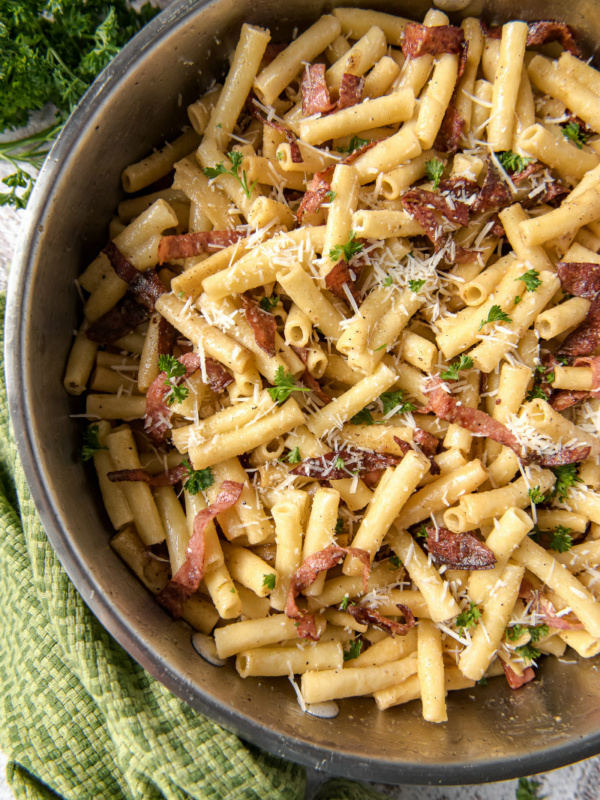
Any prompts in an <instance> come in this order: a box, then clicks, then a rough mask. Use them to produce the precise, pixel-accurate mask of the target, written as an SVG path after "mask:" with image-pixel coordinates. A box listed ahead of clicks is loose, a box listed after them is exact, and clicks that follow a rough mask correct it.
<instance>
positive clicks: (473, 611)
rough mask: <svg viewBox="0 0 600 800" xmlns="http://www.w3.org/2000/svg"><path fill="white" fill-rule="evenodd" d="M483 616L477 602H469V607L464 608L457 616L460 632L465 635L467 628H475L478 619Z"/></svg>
mask: <svg viewBox="0 0 600 800" xmlns="http://www.w3.org/2000/svg"><path fill="white" fill-rule="evenodd" d="M480 617H481V611H480V610H479V608H478V607H477V604H476V603H473V602H469V607H468V608H464V609H463V610H462V611H461V612H460V614H459V615H458V617H457V618H456V624H457V625H458V632H459V634H460V635H461V636H464V633H465V629H468V628H473V627H475V625H476V624H477V620H478V619H479V618H480Z"/></svg>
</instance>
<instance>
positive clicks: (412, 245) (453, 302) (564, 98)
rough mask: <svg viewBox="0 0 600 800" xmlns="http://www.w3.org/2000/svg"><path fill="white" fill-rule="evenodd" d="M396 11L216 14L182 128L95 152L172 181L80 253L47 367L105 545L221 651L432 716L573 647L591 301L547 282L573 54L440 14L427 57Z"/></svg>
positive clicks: (587, 159) (596, 540)
mask: <svg viewBox="0 0 600 800" xmlns="http://www.w3.org/2000/svg"><path fill="white" fill-rule="evenodd" d="M407 24H408V20H405V19H403V18H401V17H397V16H394V15H391V14H384V13H380V12H375V11H370V10H366V9H355V8H338V9H335V10H334V11H333V12H332V13H331V14H325V15H324V16H322V17H320V18H319V19H317V20H316V21H314V23H313V24H312V25H311V26H310V27H308V28H307V29H306V30H300V33H299V35H298V36H297V37H295V38H294V40H293V41H292V42H291V43H288V44H287V45H286V46H285V47H284V48H283V49H282V50H281V51H280V52H279V54H278V55H277V56H276V57H275V58H274V59H273V60H269V54H268V51H267V49H266V48H267V44H268V43H269V41H270V38H271V32H270V31H268V30H265V29H262V28H258V27H255V26H253V25H248V24H245V25H243V26H242V29H241V32H240V38H239V41H238V44H237V46H236V48H235V52H234V53H233V55H232V60H231V62H230V63H231V66H230V68H229V70H228V73H227V74H226V75H224V76H223V79H222V82H221V84H218V85H215V86H214V87H213V88H211V90H210V91H209V92H208V93H207V94H205V95H204V96H200V97H198V96H196V98H195V100H196V102H194V103H193V104H192V105H190V106H189V107H188V116H189V119H190V121H191V123H192V129H185V130H183V131H181V133H180V135H179V136H178V137H176V138H175V139H174V140H173V141H172V143H171V144H170V145H167V146H165V147H162V149H158V150H156V151H155V152H154V153H153V154H151V155H148V156H147V157H146V158H143V159H141V160H139V161H138V162H137V163H136V164H133V165H130V166H128V167H126V168H125V170H124V172H123V185H124V187H125V189H126V191H128V192H133V193H136V195H137V193H138V192H139V191H140V190H142V189H144V188H146V187H150V185H151V184H152V183H153V182H154V181H156V180H157V179H158V178H161V180H162V179H164V178H165V177H166V176H167V175H168V174H169V173H170V172H171V171H172V170H174V179H173V185H172V186H167V187H166V188H161V189H160V190H159V191H152V189H150V188H149V189H147V190H146V192H145V193H144V196H139V197H138V196H133V197H132V198H131V199H128V200H125V201H123V202H122V203H121V204H120V206H119V208H118V213H117V215H116V216H115V217H114V221H113V223H112V224H111V226H110V232H111V236H112V237H113V239H112V244H111V245H110V246H109V247H107V248H105V249H104V250H103V251H102V252H101V253H100V254H99V255H98V256H97V257H96V258H94V259H93V260H92V261H91V262H89V263H88V265H87V266H86V268H85V269H84V270H83V272H82V274H81V276H80V279H79V281H78V288H79V289H80V290H81V294H82V296H83V304H84V308H83V322H82V323H81V324H80V327H79V329H78V331H77V333H76V334H75V338H74V342H73V346H72V350H71V353H70V356H69V359H68V363H67V365H66V371H65V378H64V385H65V389H66V391H67V392H69V393H70V394H72V395H73V402H74V403H78V402H79V403H81V407H83V406H84V407H85V414H83V415H82V414H81V413H80V412H81V407H78V408H77V411H78V412H79V413H77V414H75V416H86V417H87V421H88V423H89V424H88V428H87V430H86V432H85V438H84V442H83V447H82V449H81V456H82V458H83V459H90V460H93V466H94V469H95V472H96V475H97V478H98V484H99V489H100V494H101V496H102V499H103V502H104V506H105V509H106V524H107V525H110V526H111V528H114V531H115V534H116V535H115V537H114V539H113V547H114V549H115V551H116V552H117V553H118V554H119V555H120V556H121V557H122V558H123V560H124V561H125V562H126V563H127V564H129V565H130V566H131V568H132V570H133V571H134V572H135V574H136V575H137V576H138V577H139V578H140V580H141V581H142V582H143V583H144V584H145V585H146V586H147V587H148V589H149V590H150V591H151V592H153V593H154V594H159V593H161V592H162V591H163V590H164V589H165V586H169V591H167V592H165V594H164V595H162V596H161V597H160V598H159V600H160V601H161V602H164V603H165V605H166V607H167V609H171V610H172V611H173V612H174V614H175V615H177V614H178V613H179V611H180V610H181V616H182V618H183V620H185V621H186V622H187V623H188V624H190V625H191V626H192V627H194V628H196V629H198V630H200V631H202V632H203V633H207V634H209V633H211V632H212V635H213V636H214V640H215V645H216V650H217V653H218V655H219V657H221V658H230V657H235V663H236V668H237V670H238V672H239V674H240V676H242V677H251V676H257V677H264V678H269V677H271V676H288V677H289V676H290V675H291V673H294V674H296V675H301V676H302V678H301V693H302V701H303V703H304V704H307V707H308V710H309V711H310V706H311V704H313V703H319V702H322V701H327V700H333V699H339V700H341V701H342V702H344V703H346V702H348V703H351V702H352V701H351V700H346V698H351V697H353V696H364V695H372V696H373V697H374V699H375V703H376V705H377V706H378V708H379V709H382V710H383V709H390V710H389V711H388V712H387V713H403V712H402V711H401V710H400V711H394V710H391V707H392V706H397V705H400V704H404V703H407V702H409V701H411V700H413V699H419V698H420V699H421V703H422V712H423V716H424V719H425V720H427V721H429V722H432V723H434V722H435V723H439V722H444V721H446V719H447V714H448V712H447V709H446V701H445V697H446V694H447V692H448V691H450V690H460V689H463V688H467V687H469V688H470V689H471V691H472V692H477V691H478V689H477V688H476V687H475V686H474V684H475V682H476V681H478V680H479V679H480V678H481V677H482V676H484V675H486V677H489V678H490V679H491V677H492V676H497V675H499V674H502V673H503V672H504V668H506V669H507V674H509V675H510V670H512V672H513V673H515V675H516V676H517V677H518V678H521V679H523V680H527V679H529V678H530V677H531V672H530V670H529V669H528V668H529V667H530V666H531V667H533V669H534V670H537V669H538V667H539V668H541V669H542V670H543V666H542V663H541V656H542V654H544V657H552V656H554V657H562V655H563V653H566V657H567V658H568V657H569V652H568V648H569V647H571V648H572V649H573V650H574V651H575V652H576V653H578V654H579V655H580V656H582V657H584V658H590V657H593V656H596V655H598V654H599V653H600V590H599V589H598V586H597V585H596V584H597V579H596V576H597V574H598V570H600V467H599V466H598V464H597V461H598V456H599V455H600V421H599V420H600V416H599V406H600V401H598V399H597V398H595V396H594V395H595V393H596V392H597V390H598V385H597V378H596V373H597V369H596V367H595V364H594V361H593V359H594V358H595V356H594V352H595V351H594V346H595V337H596V327H597V325H598V322H597V319H596V317H597V312H596V310H595V305H596V301H595V300H591V299H587V297H579V296H577V295H575V296H568V295H571V294H572V293H573V291H577V292H578V293H580V294H587V290H586V288H584V290H580V283H581V282H582V280H583V282H585V280H584V279H585V278H586V277H587V275H588V273H589V272H590V270H589V268H588V265H590V264H591V265H596V264H597V263H598V262H600V256H598V254H597V250H598V249H599V247H600V238H599V237H600V191H599V190H598V181H599V180H600V165H599V158H600V147H599V146H598V143H597V141H595V138H593V137H589V136H588V134H589V130H588V129H587V128H586V127H585V126H588V128H591V129H592V130H593V131H595V132H596V133H600V111H599V106H598V96H599V95H600V72H598V71H597V70H596V69H595V68H594V67H593V66H592V65H591V64H589V63H586V62H584V61H582V60H580V59H578V58H576V57H575V56H573V55H572V54H570V53H567V52H565V53H562V54H560V53H559V54H558V56H557V58H556V59H552V58H550V57H549V56H548V55H547V53H550V52H557V51H558V48H559V45H558V44H553V48H555V49H549V48H545V49H544V54H543V55H542V54H541V53H538V52H536V48H527V47H526V39H527V31H528V28H527V25H526V24H525V23H524V22H522V21H519V20H514V21H509V22H507V23H506V24H505V25H504V26H503V28H502V35H501V39H494V38H493V37H490V36H488V35H486V33H485V30H484V29H483V28H482V27H481V25H480V22H479V20H478V19H475V18H473V17H469V18H467V19H465V20H463V22H462V29H463V31H464V34H465V38H466V40H467V42H468V49H467V54H466V64H463V65H462V67H464V71H463V72H462V73H461V75H460V76H459V61H460V56H459V55H458V54H457V53H456V52H439V53H437V54H436V55H435V56H433V55H429V54H426V55H422V56H417V57H410V56H409V52H410V49H411V46H412V45H418V39H419V36H421V35H422V34H423V32H422V31H420V29H418V28H417V27H414V26H411V28H408V29H407ZM424 24H425V26H427V27H431V28H435V27H439V26H446V25H449V20H448V17H447V16H446V15H445V14H443V13H442V12H440V11H438V10H433V9H432V10H430V11H428V12H427V14H426V16H425V19H424ZM414 37H416V39H415V38H414ZM441 38H442V39H448V40H449V39H450V38H451V37H450V36H448V37H441ZM398 48H401V49H398ZM324 58H325V59H326V64H325V66H324V67H319V68H316V67H315V68H314V69H311V67H314V65H317V64H319V65H321V64H322V63H323V60H324ZM462 67H461V68H462ZM317 73H320V74H323V73H324V81H325V85H326V87H327V91H328V92H329V97H330V99H331V101H332V107H331V108H329V109H327V110H326V111H323V112H313V110H312V108H311V104H313V103H314V102H315V96H313V93H311V92H310V91H308V94H307V86H308V85H309V82H312V81H319V80H320V79H318V78H316V77H315V76H316V75H317ZM309 79H310V81H309ZM363 79H364V83H363ZM351 84H352V85H351ZM353 87H354V88H353ZM317 89H319V91H318V92H317V93H316V94H317V95H319V96H320V95H322V94H323V93H322V91H321V90H322V89H323V86H320V87H319V86H317ZM249 97H250V100H248V98H249ZM338 101H339V102H338ZM248 102H250V103H252V108H251V109H250V110H251V111H252V114H251V115H250V114H249V113H248V111H249V107H248ZM303 106H304V109H303ZM303 110H304V111H306V112H307V113H303ZM536 114H537V116H536ZM250 116H252V119H251V121H249V118H250ZM257 116H258V117H260V118H257ZM563 116H564V121H561V120H562V119H563ZM572 117H577V118H579V120H580V121H579V122H578V123H577V124H578V125H579V128H577V127H572V126H573V125H574V124H575V123H573V122H571V123H570V125H571V127H569V128H567V122H566V120H567V119H568V118H572ZM453 120H454V122H455V123H456V125H455V126H454V125H453V124H450V123H452V122H453ZM581 120H583V123H585V126H583V125H582V124H581ZM273 122H274V123H275V127H273V126H272V123H273ZM463 123H464V124H463ZM452 127H455V130H453V131H450V128H452ZM450 134H452V135H451V136H450ZM567 134H568V136H569V137H570V138H567ZM575 134H576V135H577V137H578V141H575V140H574V139H573V136H574V135H575ZM449 139H451V140H452V141H449ZM454 140H456V144H458V149H456V144H455V143H454ZM161 144H162V143H160V142H159V143H158V145H159V147H161ZM296 145H297V147H296ZM579 145H581V146H579ZM114 188H115V187H112V189H111V191H113V190H114ZM152 188H154V187H152ZM500 228H502V231H501V230H500ZM182 237H183V238H182ZM119 254H120V255H121V257H122V259H124V261H125V262H129V264H130V266H131V269H130V268H129V267H127V264H125V263H123V261H122V260H121V259H120V258H119ZM559 259H560V260H562V261H563V262H564V263H566V264H567V265H568V266H567V267H561V266H560V265H559V266H557V264H558V262H559ZM113 264H114V265H115V266H114V268H113ZM117 270H118V272H117ZM569 272H571V273H573V280H571V278H569V277H567V278H565V275H566V274H567V273H569ZM561 275H562V276H563V281H564V285H561V280H560V276H561ZM120 276H126V277H128V278H131V276H133V280H131V282H128V281H126V280H124V279H123V277H120ZM580 279H582V280H580ZM573 284H574V285H575V287H576V288H573ZM540 339H541V340H542V342H541V343H540ZM592 340H593V342H592ZM573 342H575V345H574V344H573ZM582 342H583V344H582ZM590 343H591V344H590ZM541 345H543V347H542V346H541ZM574 352H577V353H578V355H581V356H583V357H584V358H585V357H586V356H591V358H592V360H591V361H585V360H584V361H577V360H576V356H574V355H571V353H574ZM78 397H80V398H81V400H79V401H78V400H77V398H78ZM84 398H85V403H83V400H84ZM572 400H573V401H577V402H575V404H574V405H573V406H572V407H569V408H568V410H567V411H565V410H562V411H561V410H559V409H561V408H563V407H564V404H565V403H568V402H571V401H572ZM128 420H133V421H134V422H133V423H132V424H131V425H128V424H127V422H128ZM509 445H510V446H509ZM573 459H576V460H575V461H573ZM571 462H572V463H571ZM215 512H216V513H215ZM209 516H210V519H209V520H208V524H206V521H207V517H209ZM348 548H351V550H350V552H349V551H348ZM367 563H368V564H369V567H368V569H367V567H366V566H365V565H366V564H367ZM482 564H483V565H484V566H485V567H486V568H484V569H476V568H475V567H477V566H481V565H482ZM487 567H489V568H487ZM180 570H183V572H185V573H186V575H188V576H195V577H196V578H197V581H195V580H194V578H193V577H189V578H188V580H190V581H191V582H192V584H193V585H191V587H190V589H195V591H193V592H192V594H191V596H190V597H188V598H187V599H185V602H183V601H182V608H179V606H178V607H177V609H176V608H175V607H174V606H173V604H172V603H171V601H170V600H169V596H170V592H177V591H178V590H177V589H176V588H175V587H176V586H177V585H180V584H179V581H178V580H176V581H173V582H172V583H171V582H170V581H171V579H172V578H173V577H174V576H175V575H176V574H177V573H179V572H180ZM367 573H368V574H367ZM182 574H183V573H182ZM524 577H525V578H526V579H527V581H528V582H529V583H531V585H532V586H533V589H534V590H535V592H536V596H537V597H538V599H539V603H537V604H536V603H534V604H528V603H527V601H526V600H523V596H524V595H525V594H527V588H528V583H527V581H526V582H523V578H524ZM547 603H551V604H552V606H551V607H553V608H554V609H555V611H556V613H558V614H559V616H562V615H563V614H566V613H570V614H572V615H574V616H575V617H577V619H578V620H579V621H580V622H581V623H582V625H583V630H565V629H563V628H553V626H552V621H553V618H552V615H551V614H548V613H546V612H544V615H543V616H542V611H541V609H547V608H548V606H547ZM157 613H162V612H160V611H159V610H157ZM288 613H289V614H290V616H288ZM525 615H527V616H525ZM413 617H414V622H413ZM173 624H176V623H173ZM542 625H548V630H547V632H546V630H545V628H542V627H541V626H542ZM518 626H520V627H518ZM536 629H537V634H536V633H534V630H536ZM306 634H308V638H307V636H306ZM536 635H537V638H536ZM310 637H314V638H315V639H316V640H317V641H310ZM538 653H539V654H540V655H539V656H538V655H537V654H538ZM538 661H539V663H538ZM503 665H504V667H503ZM450 721H451V720H450Z"/></svg>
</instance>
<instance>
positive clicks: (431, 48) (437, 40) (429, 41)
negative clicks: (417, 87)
mask: <svg viewBox="0 0 600 800" xmlns="http://www.w3.org/2000/svg"><path fill="white" fill-rule="evenodd" d="M464 42H465V34H464V31H463V30H462V28H458V27H456V26H455V25H439V26H437V27H428V26H427V25H421V24H420V23H418V22H409V23H408V25H407V26H406V28H405V29H404V40H403V42H402V52H403V53H404V55H405V56H406V58H418V56H439V55H441V54H442V53H452V54H454V55H458V54H460V53H461V52H462V50H463V47H464Z"/></svg>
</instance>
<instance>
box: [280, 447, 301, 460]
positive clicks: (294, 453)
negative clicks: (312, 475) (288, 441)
mask: <svg viewBox="0 0 600 800" xmlns="http://www.w3.org/2000/svg"><path fill="white" fill-rule="evenodd" d="M281 460H282V461H287V462H288V464H299V463H300V462H301V461H302V456H301V455H300V448H299V447H294V449H293V450H290V452H289V453H288V454H287V456H284V457H283V458H282V459H281Z"/></svg>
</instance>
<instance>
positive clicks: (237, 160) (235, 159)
mask: <svg viewBox="0 0 600 800" xmlns="http://www.w3.org/2000/svg"><path fill="white" fill-rule="evenodd" d="M227 158H228V159H229V160H230V161H231V167H226V166H225V163H224V162H223V161H221V162H220V163H219V164H217V166H216V167H206V169H204V170H203V172H204V174H205V175H206V177H207V178H217V177H218V176H219V175H231V176H232V177H233V178H235V179H236V181H237V182H238V183H239V184H240V186H241V187H242V189H243V190H244V194H245V195H246V197H251V195H252V189H254V187H255V186H256V184H257V183H258V179H257V180H255V181H254V182H253V183H252V184H251V185H250V186H248V176H247V175H246V170H245V169H243V170H242V174H241V176H240V167H241V166H242V161H243V160H244V156H243V154H242V153H238V152H237V151H236V150H231V151H230V152H229V153H227Z"/></svg>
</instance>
